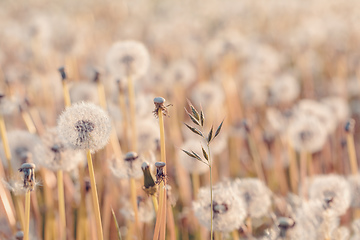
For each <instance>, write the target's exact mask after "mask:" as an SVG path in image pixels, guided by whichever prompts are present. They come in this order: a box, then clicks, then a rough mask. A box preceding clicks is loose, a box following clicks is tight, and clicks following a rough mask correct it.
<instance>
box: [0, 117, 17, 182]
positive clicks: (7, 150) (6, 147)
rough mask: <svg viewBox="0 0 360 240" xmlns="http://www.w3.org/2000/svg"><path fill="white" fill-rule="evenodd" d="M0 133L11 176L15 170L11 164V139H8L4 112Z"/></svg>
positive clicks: (0, 120) (0, 122)
mask: <svg viewBox="0 0 360 240" xmlns="http://www.w3.org/2000/svg"><path fill="white" fill-rule="evenodd" d="M0 134H1V139H2V142H3V146H4V152H5V157H6V161H7V165H8V170H9V175H10V177H12V175H13V173H14V170H13V168H12V164H11V151H10V146H9V141H8V138H7V134H6V128H5V121H4V116H3V115H2V114H0Z"/></svg>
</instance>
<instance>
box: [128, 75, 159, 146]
mask: <svg viewBox="0 0 360 240" xmlns="http://www.w3.org/2000/svg"><path fill="white" fill-rule="evenodd" d="M128 92H129V104H130V127H131V136H132V138H131V149H132V151H135V152H136V151H137V130H136V117H135V90H134V83H133V79H132V78H131V77H130V76H129V77H128ZM159 119H160V117H159Z"/></svg>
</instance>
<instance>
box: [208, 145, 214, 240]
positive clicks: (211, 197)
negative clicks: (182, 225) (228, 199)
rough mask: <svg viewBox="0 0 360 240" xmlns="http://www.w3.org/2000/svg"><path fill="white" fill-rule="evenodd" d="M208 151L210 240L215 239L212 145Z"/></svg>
mask: <svg viewBox="0 0 360 240" xmlns="http://www.w3.org/2000/svg"><path fill="white" fill-rule="evenodd" d="M207 149H208V153H209V170H210V217H211V220H210V239H213V235H214V230H213V218H214V217H213V215H214V210H213V209H214V207H213V186H212V158H211V152H210V145H209V144H207Z"/></svg>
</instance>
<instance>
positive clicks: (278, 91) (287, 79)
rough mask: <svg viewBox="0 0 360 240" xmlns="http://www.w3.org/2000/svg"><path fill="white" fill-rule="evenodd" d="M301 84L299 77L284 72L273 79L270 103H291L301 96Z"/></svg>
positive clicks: (270, 87)
mask: <svg viewBox="0 0 360 240" xmlns="http://www.w3.org/2000/svg"><path fill="white" fill-rule="evenodd" d="M299 94H300V86H299V83H298V81H297V79H296V78H295V77H294V76H293V75H291V74H282V75H280V76H277V77H275V78H274V79H273V81H271V83H270V86H269V103H270V104H275V105H279V104H286V103H291V102H293V101H294V100H296V99H297V98H298V97H299Z"/></svg>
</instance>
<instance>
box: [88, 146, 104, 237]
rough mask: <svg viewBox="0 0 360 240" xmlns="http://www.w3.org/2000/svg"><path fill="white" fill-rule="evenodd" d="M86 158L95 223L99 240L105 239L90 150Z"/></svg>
mask: <svg viewBox="0 0 360 240" xmlns="http://www.w3.org/2000/svg"><path fill="white" fill-rule="evenodd" d="M86 157H87V162H88V167H89V174H90V183H91V196H92V201H93V205H94V214H95V221H96V229H97V231H96V232H97V239H98V240H102V239H103V233H102V225H101V216H100V208H99V200H98V194H97V190H96V181H95V174H94V167H93V163H92V157H91V152H90V150H89V149H88V150H86Z"/></svg>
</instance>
